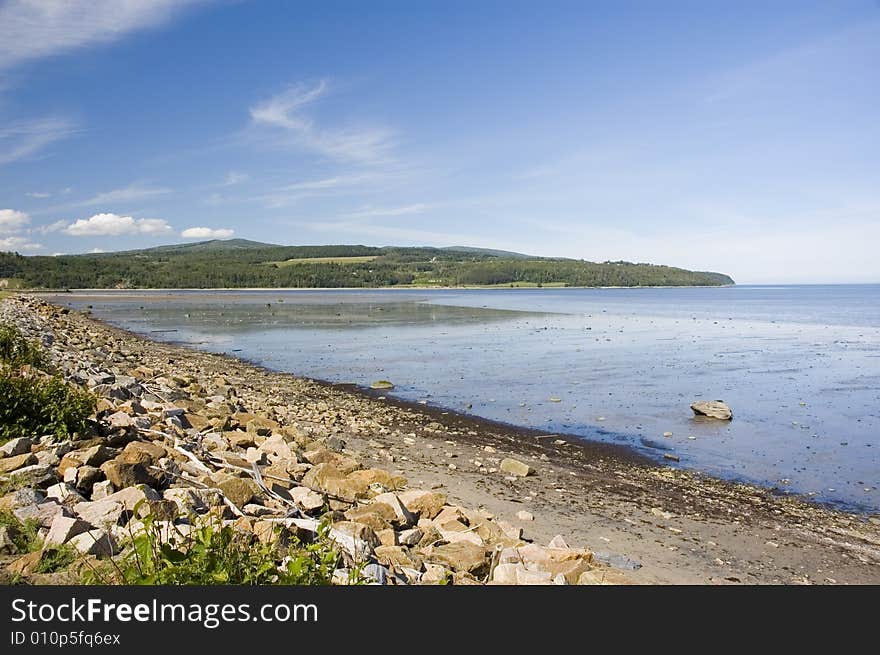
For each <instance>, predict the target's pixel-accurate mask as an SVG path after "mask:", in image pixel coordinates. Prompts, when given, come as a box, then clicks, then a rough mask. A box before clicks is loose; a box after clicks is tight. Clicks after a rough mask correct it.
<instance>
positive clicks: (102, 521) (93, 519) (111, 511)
mask: <svg viewBox="0 0 880 655" xmlns="http://www.w3.org/2000/svg"><path fill="white" fill-rule="evenodd" d="M125 511H126V510H125V505H123V504H122V503H121V502H119V501H117V500H107V499H106V498H105V499H104V500H92V501H87V502H84V503H77V504H76V505H74V506H73V513H74V514H76V515H77V516H78V517H79V518H81V519H82V520H83V521H87V522H89V523H90V524H91V525H93V526H95V527H96V528H101V527H105V526H110V525H118V524H120V523H121V522H122V521H121V519H122V517H123V515H124V514H125Z"/></svg>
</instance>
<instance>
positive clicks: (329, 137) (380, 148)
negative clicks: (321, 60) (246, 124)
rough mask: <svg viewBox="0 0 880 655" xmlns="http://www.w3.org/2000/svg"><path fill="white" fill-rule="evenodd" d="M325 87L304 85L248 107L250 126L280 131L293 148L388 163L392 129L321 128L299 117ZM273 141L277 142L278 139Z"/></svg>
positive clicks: (350, 158)
mask: <svg viewBox="0 0 880 655" xmlns="http://www.w3.org/2000/svg"><path fill="white" fill-rule="evenodd" d="M327 88H328V86H327V83H326V82H325V81H323V80H322V81H321V82H319V83H318V84H317V85H315V86H314V87H311V88H309V87H307V86H305V85H297V86H294V87H291V88H290V89H288V90H287V91H284V92H283V93H279V94H278V95H276V96H273V97H271V98H269V99H268V100H264V101H263V102H260V103H258V104H256V105H255V106H253V107H251V108H250V115H251V123H252V124H253V125H254V126H261V127H264V128H270V129H274V130H276V131H277V130H281V131H282V132H283V133H285V134H287V135H289V137H290V138H291V139H292V145H294V146H298V147H301V148H305V149H307V150H312V151H314V152H317V153H319V154H321V155H324V156H326V157H330V158H332V159H339V160H344V161H355V162H360V163H379V162H383V161H387V160H389V159H390V155H391V149H392V147H393V145H394V143H393V139H394V133H393V132H392V131H391V130H388V129H386V128H382V127H372V126H358V127H354V126H349V127H344V128H323V127H319V126H317V125H315V123H314V121H313V120H312V119H311V118H309V117H308V116H305V115H304V114H302V110H303V108H305V107H306V106H307V105H309V104H311V103H313V102H314V101H316V100H317V99H318V98H320V97H322V96H323V95H325V94H326V92H327ZM273 142H274V143H277V142H278V140H277V138H275V139H273ZM282 143H284V142H283V141H282Z"/></svg>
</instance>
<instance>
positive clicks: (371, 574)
mask: <svg viewBox="0 0 880 655" xmlns="http://www.w3.org/2000/svg"><path fill="white" fill-rule="evenodd" d="M361 574H362V575H363V576H364V579H366V580H367V581H368V584H374V585H386V584H388V569H387V568H386V567H384V566H382V565H381V564H367V565H366V566H365V567H364V568H363V570H362V571H361Z"/></svg>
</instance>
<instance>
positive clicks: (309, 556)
mask: <svg viewBox="0 0 880 655" xmlns="http://www.w3.org/2000/svg"><path fill="white" fill-rule="evenodd" d="M135 512H137V509H136V510H135ZM142 520H143V522H144V527H143V528H142V529H141V530H140V531H138V532H137V533H135V534H133V540H132V544H131V546H129V548H128V549H127V550H126V552H125V553H124V554H123V555H122V557H121V558H119V560H118V561H116V562H111V564H110V566H111V567H112V568H107V567H103V568H102V569H97V568H96V569H93V570H92V571H91V572H89V573H88V574H86V578H85V579H86V582H90V583H98V584H138V585H223V584H238V585H326V584H329V583H330V579H331V577H332V575H333V570H334V569H335V568H336V563H337V561H338V560H339V554H338V553H337V552H336V551H335V550H334V548H333V546H332V544H331V542H330V541H329V540H328V539H327V534H326V532H327V529H326V528H322V529H321V532H320V533H319V537H318V539H317V540H316V541H315V542H314V543H311V544H305V543H302V542H300V541H298V540H296V539H295V538H294V537H291V541H290V543H288V544H287V545H286V546H284V547H282V546H281V545H280V544H279V543H278V541H277V540H276V542H275V543H261V542H259V541H257V540H256V539H255V538H254V536H253V535H251V534H249V533H245V532H240V531H238V530H236V529H235V528H233V527H232V526H229V525H223V524H222V522H221V521H220V520H219V519H216V518H215V519H201V523H200V524H198V525H197V526H196V527H195V528H194V529H193V531H192V532H190V533H189V534H184V533H182V532H181V531H180V530H179V529H177V528H176V527H175V526H173V525H169V524H167V523H160V522H157V521H155V520H154V518H153V517H152V516H148V517H146V518H145V519H142ZM169 531H170V534H169Z"/></svg>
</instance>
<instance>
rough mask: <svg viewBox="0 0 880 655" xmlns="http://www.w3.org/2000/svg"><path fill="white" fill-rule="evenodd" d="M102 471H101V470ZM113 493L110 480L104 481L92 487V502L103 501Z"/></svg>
mask: <svg viewBox="0 0 880 655" xmlns="http://www.w3.org/2000/svg"><path fill="white" fill-rule="evenodd" d="M99 470H100V469H99ZM112 493H113V483H112V482H110V480H102V481H101V482H96V483H95V484H93V485H92V500H101V499H102V498H106V497H107V496H109V495H111V494H112Z"/></svg>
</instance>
